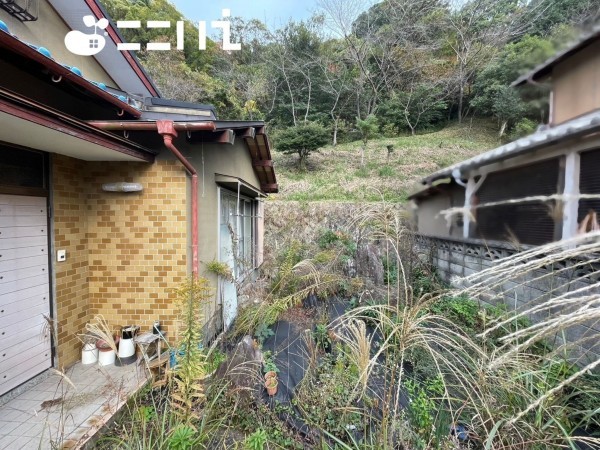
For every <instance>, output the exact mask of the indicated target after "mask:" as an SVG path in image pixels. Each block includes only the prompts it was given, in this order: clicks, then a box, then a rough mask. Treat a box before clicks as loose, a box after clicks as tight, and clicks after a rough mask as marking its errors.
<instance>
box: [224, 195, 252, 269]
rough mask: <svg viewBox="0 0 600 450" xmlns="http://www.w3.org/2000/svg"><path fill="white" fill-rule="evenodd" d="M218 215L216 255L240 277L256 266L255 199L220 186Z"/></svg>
mask: <svg viewBox="0 0 600 450" xmlns="http://www.w3.org/2000/svg"><path fill="white" fill-rule="evenodd" d="M220 216H221V219H220V233H221V234H220V241H221V248H220V256H219V258H220V261H221V262H227V263H228V264H229V265H230V267H231V268H232V271H233V274H234V276H235V279H236V280H241V279H243V278H244V277H245V276H246V275H247V274H248V273H250V272H251V271H252V270H254V268H255V267H256V264H255V263H256V255H255V248H256V220H255V217H256V201H254V200H251V199H249V198H247V197H244V196H237V194H235V193H232V192H229V191H226V190H225V189H222V190H221V213H220Z"/></svg>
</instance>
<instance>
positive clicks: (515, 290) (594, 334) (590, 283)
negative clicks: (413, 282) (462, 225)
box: [416, 236, 600, 364]
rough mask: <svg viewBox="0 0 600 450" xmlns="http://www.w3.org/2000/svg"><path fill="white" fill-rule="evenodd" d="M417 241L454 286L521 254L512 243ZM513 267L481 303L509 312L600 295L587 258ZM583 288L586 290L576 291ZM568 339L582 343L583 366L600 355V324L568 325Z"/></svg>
mask: <svg viewBox="0 0 600 450" xmlns="http://www.w3.org/2000/svg"><path fill="white" fill-rule="evenodd" d="M416 242H417V245H418V247H419V249H420V252H421V254H422V255H423V257H424V258H426V259H427V260H428V261H429V262H430V263H431V264H432V265H433V266H434V267H435V268H436V270H437V273H438V275H439V276H440V278H441V279H442V280H444V281H446V282H447V283H449V284H450V285H451V286H453V287H456V288H460V287H461V286H464V285H465V284H466V283H467V281H466V280H465V279H464V278H465V277H468V276H469V275H473V274H475V273H477V272H480V271H481V270H485V269H488V268H493V267H494V266H495V265H496V264H497V262H498V261H499V260H500V259H502V258H506V257H508V256H511V255H514V254H515V253H517V252H518V250H516V249H515V248H512V247H511V246H510V245H508V244H503V243H494V244H493V245H490V243H485V244H484V243H483V242H479V241H476V240H458V239H441V238H434V237H425V236H417V239H416ZM515 269H516V270H515V272H514V274H513V275H512V276H510V277H508V278H504V277H503V279H502V281H501V282H498V283H492V282H490V284H489V286H487V289H486V290H484V291H483V292H482V293H481V295H480V298H479V299H478V300H480V301H483V302H485V303H488V304H490V305H497V304H498V303H504V304H505V305H506V306H507V307H508V308H509V309H515V308H516V309H518V310H523V309H525V308H529V307H531V306H533V305H538V304H541V303H542V302H545V301H548V300H549V299H551V298H556V297H558V296H560V295H563V294H566V295H568V296H569V297H570V298H572V297H576V296H581V295H589V294H590V293H594V294H598V293H600V265H599V264H598V263H594V262H590V261H587V260H586V259H585V258H577V259H568V260H560V261H557V262H554V263H553V264H552V265H545V266H542V267H540V268H538V269H535V270H532V271H529V272H527V273H523V271H519V270H518V268H515ZM579 289H585V291H584V292H577V290H579ZM577 307H578V305H577V304H575V305H573V306H572V307H570V308H568V309H566V308H563V309H561V310H558V309H554V310H551V311H548V312H545V311H544V312H540V313H537V314H535V315H534V316H532V317H530V319H531V320H532V321H534V322H535V321H539V320H543V319H546V318H547V317H548V316H549V315H550V314H566V313H568V312H570V311H573V310H574V309H575V308H577ZM564 336H565V337H566V340H567V341H568V342H576V341H578V342H579V343H578V344H577V345H576V346H575V347H574V350H575V351H574V355H575V356H576V357H578V358H580V363H582V364H585V362H586V361H588V360H590V359H594V358H597V357H599V356H600V321H599V320H596V321H590V322H587V323H583V324H578V325H576V326H572V327H569V328H567V329H566V330H565V334H564ZM549 340H550V341H553V340H554V342H556V343H561V342H562V340H563V336H562V334H560V335H558V334H557V336H554V337H551V338H550V339H549Z"/></svg>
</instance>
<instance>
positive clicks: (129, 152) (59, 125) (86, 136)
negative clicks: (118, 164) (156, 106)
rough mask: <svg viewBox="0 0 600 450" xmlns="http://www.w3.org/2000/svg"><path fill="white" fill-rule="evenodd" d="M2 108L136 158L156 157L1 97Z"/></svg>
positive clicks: (150, 158) (9, 112) (148, 159)
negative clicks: (21, 106)
mask: <svg viewBox="0 0 600 450" xmlns="http://www.w3.org/2000/svg"><path fill="white" fill-rule="evenodd" d="M0 110H1V111H2V112H5V113H7V114H10V115H11V116H15V117H18V118H20V119H23V120H27V121H28V122H32V123H35V124H37V125H41V126H44V127H46V128H50V129H52V130H55V131H59V132H61V133H64V134H67V135H69V136H73V137H75V138H77V139H81V140H84V141H87V142H90V143H92V144H96V145H100V146H102V147H106V148H107V149H109V150H113V151H116V152H119V153H123V154H125V155H129V156H133V157H135V158H138V159H141V160H143V161H146V162H154V157H153V156H152V155H148V154H144V153H141V152H137V151H135V150H133V149H130V148H127V147H123V146H121V145H118V144H116V143H115V142H111V141H110V140H108V139H104V138H103V137H100V136H95V135H93V134H91V133H87V132H85V131H81V130H78V129H76V128H74V127H71V126H69V125H66V124H64V123H62V122H60V121H58V120H55V119H52V118H50V117H47V116H44V115H43V114H39V113H36V112H33V111H28V110H26V109H24V108H20V107H18V106H15V105H13V104H11V103H9V102H6V101H4V100H1V99H0Z"/></svg>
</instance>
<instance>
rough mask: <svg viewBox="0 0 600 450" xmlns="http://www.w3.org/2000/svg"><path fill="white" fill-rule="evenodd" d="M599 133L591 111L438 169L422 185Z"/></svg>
mask: <svg viewBox="0 0 600 450" xmlns="http://www.w3.org/2000/svg"><path fill="white" fill-rule="evenodd" d="M595 131H600V111H595V112H593V113H590V114H586V115H585V116H582V117H579V118H577V119H573V120H570V121H568V122H564V123H562V124H560V125H557V126H555V127H548V126H547V125H546V126H542V127H540V128H539V130H538V131H537V132H536V133H534V134H531V135H529V136H526V137H523V138H521V139H517V140H516V141H514V142H511V143H510V144H506V145H502V146H500V147H498V148H495V149H494V150H490V151H489V152H486V153H482V154H481V155H477V156H475V157H473V158H471V159H467V160H465V161H462V162H459V163H457V164H454V165H452V166H449V167H446V168H445V169H442V170H438V171H437V172H434V173H433V174H431V175H429V176H428V177H425V178H423V180H422V181H421V182H422V183H423V184H427V185H429V184H431V183H432V182H434V181H435V180H438V179H440V178H445V177H450V176H455V175H456V176H461V175H463V174H464V173H465V172H466V171H467V170H471V169H475V168H478V167H482V166H486V165H488V164H492V163H494V162H498V161H502V160H505V159H508V158H514V157H515V156H519V155H522V154H525V153H529V152H532V151H534V150H537V149H539V148H541V147H547V146H548V145H551V144H554V143H556V142H559V141H563V140H565V139H568V138H572V137H576V136H581V135H585V134H589V133H591V132H595Z"/></svg>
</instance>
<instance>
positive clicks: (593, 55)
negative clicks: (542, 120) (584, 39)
mask: <svg viewBox="0 0 600 450" xmlns="http://www.w3.org/2000/svg"><path fill="white" fill-rule="evenodd" d="M552 85H553V92H554V94H553V102H554V105H553V125H558V124H560V123H563V122H565V121H567V120H569V119H573V118H575V117H578V116H581V115H583V114H585V113H588V112H591V111H594V110H597V109H599V108H600V40H596V42H593V43H592V44H590V45H589V46H587V47H586V48H584V49H583V50H581V51H579V52H578V53H577V54H575V55H573V56H572V57H570V58H568V59H567V60H565V61H564V62H562V63H560V64H558V65H557V66H556V67H555V68H554V70H553V72H552Z"/></svg>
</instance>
